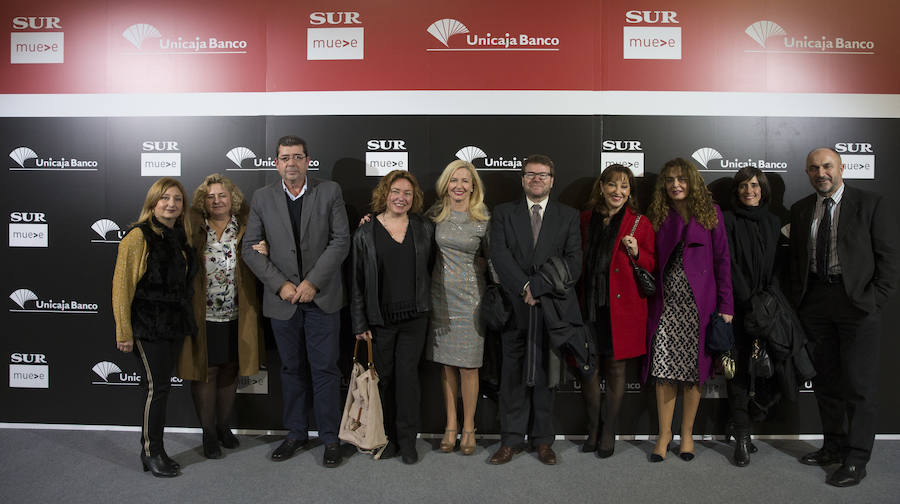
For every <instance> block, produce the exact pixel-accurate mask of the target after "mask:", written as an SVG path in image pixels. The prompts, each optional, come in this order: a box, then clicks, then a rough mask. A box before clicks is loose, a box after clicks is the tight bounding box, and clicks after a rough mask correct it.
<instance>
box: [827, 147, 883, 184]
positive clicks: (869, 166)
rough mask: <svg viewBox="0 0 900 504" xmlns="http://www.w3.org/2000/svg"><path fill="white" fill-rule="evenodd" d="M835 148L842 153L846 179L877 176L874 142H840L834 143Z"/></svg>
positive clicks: (870, 178)
mask: <svg viewBox="0 0 900 504" xmlns="http://www.w3.org/2000/svg"><path fill="white" fill-rule="evenodd" d="M834 150H836V151H837V152H838V153H839V154H840V155H841V164H843V165H844V175H843V177H844V178H845V179H868V180H873V179H874V178H875V152H874V151H873V150H872V144H870V143H865V142H838V143H836V144H834Z"/></svg>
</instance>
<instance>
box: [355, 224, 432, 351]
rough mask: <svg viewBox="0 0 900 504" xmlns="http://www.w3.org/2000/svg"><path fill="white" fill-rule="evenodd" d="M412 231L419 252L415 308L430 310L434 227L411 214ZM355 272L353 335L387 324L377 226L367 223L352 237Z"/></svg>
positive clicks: (417, 253) (417, 252)
mask: <svg viewBox="0 0 900 504" xmlns="http://www.w3.org/2000/svg"><path fill="white" fill-rule="evenodd" d="M409 231H412V234H413V246H414V247H415V249H416V264H415V268H416V309H417V311H418V312H419V313H424V312H429V311H431V274H430V272H431V266H432V263H433V260H434V256H433V250H432V249H433V244H434V224H432V223H431V221H428V220H427V219H425V218H424V217H422V216H421V215H418V214H409V230H408V231H407V232H409ZM351 253H352V257H353V272H352V274H351V286H350V323H351V325H352V328H353V334H359V333H362V332H365V331H367V330H369V329H371V328H372V326H373V325H374V326H381V325H384V318H383V317H382V316H381V306H380V302H379V299H378V259H377V258H376V256H375V233H374V224H373V223H372V222H371V221H370V222H366V223H365V224H363V225H362V226H360V227H359V229H357V230H356V233H354V235H353V246H352V251H351Z"/></svg>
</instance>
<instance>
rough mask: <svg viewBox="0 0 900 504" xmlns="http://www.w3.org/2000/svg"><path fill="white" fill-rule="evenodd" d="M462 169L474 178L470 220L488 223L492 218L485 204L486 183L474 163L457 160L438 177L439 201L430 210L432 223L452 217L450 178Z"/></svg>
mask: <svg viewBox="0 0 900 504" xmlns="http://www.w3.org/2000/svg"><path fill="white" fill-rule="evenodd" d="M460 168H465V169H466V170H467V171H468V172H469V176H470V177H471V178H472V192H471V193H470V194H469V208H468V210H469V219H470V220H474V221H486V220H488V219H490V218H491V217H490V215H489V214H488V210H487V206H485V204H484V183H483V182H482V181H481V177H480V176H478V170H476V169H475V166H474V165H473V164H472V163H470V162H468V161H463V160H462V159H457V160H456V161H452V162H451V163H450V164H448V165H447V167H446V168H444V171H443V172H441V176H440V177H438V180H437V183H435V184H434V189H435V191H436V192H437V201H435V202H434V205H433V206H432V207H431V208H430V209H429V210H428V216H429V217H430V218H431V220H432V221H434V222H443V221H445V220H447V218H448V217H449V216H450V192H449V191H448V188H449V186H450V178H451V177H452V176H453V174H454V173H455V172H456V170H458V169H460Z"/></svg>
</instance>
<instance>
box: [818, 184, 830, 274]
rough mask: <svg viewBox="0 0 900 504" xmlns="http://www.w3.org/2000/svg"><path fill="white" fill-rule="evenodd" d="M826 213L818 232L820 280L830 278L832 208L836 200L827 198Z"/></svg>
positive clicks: (823, 213) (825, 202) (820, 222)
mask: <svg viewBox="0 0 900 504" xmlns="http://www.w3.org/2000/svg"><path fill="white" fill-rule="evenodd" d="M823 203H824V204H825V211H824V212H822V219H821V220H820V221H819V230H818V231H816V272H817V273H818V274H819V278H822V279H825V278H827V277H828V258H829V256H830V255H831V207H833V206H834V200H833V199H831V198H825V200H824V201H823Z"/></svg>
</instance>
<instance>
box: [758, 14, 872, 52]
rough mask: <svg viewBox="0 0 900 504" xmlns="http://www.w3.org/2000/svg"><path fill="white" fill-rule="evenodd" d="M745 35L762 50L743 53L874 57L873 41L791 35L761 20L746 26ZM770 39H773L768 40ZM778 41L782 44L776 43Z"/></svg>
mask: <svg viewBox="0 0 900 504" xmlns="http://www.w3.org/2000/svg"><path fill="white" fill-rule="evenodd" d="M744 33H746V34H747V36H748V37H750V38H751V39H753V41H754V42H756V43H757V44H759V46H760V47H761V48H762V49H745V50H744V52H760V53H769V52H779V53H798V54H875V42H874V41H872V40H854V39H845V38H843V37H832V36H829V35H815V36H812V37H810V36H809V35H803V36H802V37H801V36H800V35H797V36H793V35H790V34H789V33H788V32H787V31H786V30H785V29H784V28H782V27H781V26H780V25H779V24H778V23H776V22H774V21H769V20H767V19H763V20H760V21H756V22H755V23H752V24H751V25H750V26H748V27H747V28H746V29H745V30H744ZM769 39H773V40H771V41H770V40H769ZM779 40H780V41H781V43H779Z"/></svg>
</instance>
